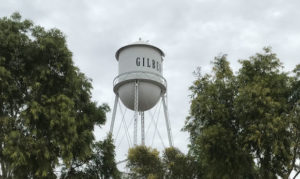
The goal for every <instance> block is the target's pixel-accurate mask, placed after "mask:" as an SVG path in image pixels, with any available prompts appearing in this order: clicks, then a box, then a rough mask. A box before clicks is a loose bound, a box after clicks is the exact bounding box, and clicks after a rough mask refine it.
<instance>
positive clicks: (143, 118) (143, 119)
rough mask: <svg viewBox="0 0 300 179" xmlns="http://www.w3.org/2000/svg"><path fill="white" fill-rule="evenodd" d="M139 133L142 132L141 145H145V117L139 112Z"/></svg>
mask: <svg viewBox="0 0 300 179" xmlns="http://www.w3.org/2000/svg"><path fill="white" fill-rule="evenodd" d="M141 132H142V145H145V116H144V112H141Z"/></svg>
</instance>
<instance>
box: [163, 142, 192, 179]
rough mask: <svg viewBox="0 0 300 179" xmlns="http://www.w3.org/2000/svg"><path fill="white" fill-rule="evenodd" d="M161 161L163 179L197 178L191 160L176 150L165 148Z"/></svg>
mask: <svg viewBox="0 0 300 179" xmlns="http://www.w3.org/2000/svg"><path fill="white" fill-rule="evenodd" d="M162 161H163V166H164V173H165V175H164V176H165V178H169V179H189V178H191V179H192V178H195V177H196V176H197V174H196V172H195V171H196V170H195V169H196V165H195V163H194V161H193V158H191V157H190V156H186V155H185V154H183V153H182V152H181V151H180V150H179V149H177V148H174V147H170V148H166V149H165V150H164V152H163V157H162Z"/></svg>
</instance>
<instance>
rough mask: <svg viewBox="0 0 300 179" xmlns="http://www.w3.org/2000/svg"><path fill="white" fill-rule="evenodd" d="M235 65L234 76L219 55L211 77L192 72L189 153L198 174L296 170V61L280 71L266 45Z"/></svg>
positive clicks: (265, 175) (299, 118)
mask: <svg viewBox="0 0 300 179" xmlns="http://www.w3.org/2000/svg"><path fill="white" fill-rule="evenodd" d="M240 63H241V68H240V70H239V72H238V73H237V75H234V73H233V72H232V70H231V68H230V66H229V62H228V60H227V56H226V55H222V56H219V57H216V58H215V60H214V61H213V65H214V66H213V74H212V75H208V74H206V75H202V74H201V72H197V80H196V81H195V82H194V83H193V85H192V86H191V88H190V90H191V92H192V95H191V99H192V100H191V108H190V115H189V117H188V118H187V120H186V124H185V128H184V129H185V130H186V131H188V132H189V133H190V140H191V145H190V153H191V155H192V156H193V157H195V159H196V161H197V164H198V168H200V169H202V171H205V172H204V173H202V174H201V175H202V177H204V178H206V177H209V178H257V177H258V178H276V177H277V176H280V177H282V178H288V177H289V176H290V174H291V172H292V170H296V171H299V166H296V160H297V159H299V132H300V128H299V121H300V116H299V102H300V98H299V91H300V90H299V89H300V88H299V65H298V66H297V67H296V68H295V70H294V73H293V74H288V73H285V72H283V71H282V69H283V66H282V64H281V62H280V60H279V59H278V58H277V57H276V54H275V53H273V52H272V51H271V49H270V48H264V52H263V53H257V54H256V55H254V56H252V57H250V58H249V59H246V60H240ZM199 177H200V176H199Z"/></svg>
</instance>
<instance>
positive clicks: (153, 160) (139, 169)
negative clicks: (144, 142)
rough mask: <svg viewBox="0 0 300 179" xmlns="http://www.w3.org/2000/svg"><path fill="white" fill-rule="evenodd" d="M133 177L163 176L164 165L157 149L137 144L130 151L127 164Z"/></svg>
mask: <svg viewBox="0 0 300 179" xmlns="http://www.w3.org/2000/svg"><path fill="white" fill-rule="evenodd" d="M126 167H127V168H129V170H130V175H131V177H132V178H153V179H154V178H157V179H159V178H163V174H164V173H163V165H162V161H161V159H160V157H159V152H158V151H157V150H156V149H151V148H150V147H146V146H136V147H134V148H130V149H129V151H128V162H127V165H126Z"/></svg>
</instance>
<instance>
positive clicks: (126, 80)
mask: <svg viewBox="0 0 300 179" xmlns="http://www.w3.org/2000/svg"><path fill="white" fill-rule="evenodd" d="M164 56H165V54H164V52H163V51H162V50H161V49H159V48H158V47H156V46H154V45H151V44H149V43H148V42H145V41H142V40H141V39H140V40H139V41H137V42H135V43H132V44H129V45H126V46H123V47H121V48H120V49H119V50H117V52H116V55H115V57H116V59H117V61H118V64H119V75H118V76H117V77H116V78H115V79H114V81H113V90H114V93H115V103H114V108H113V114H112V121H111V126H110V133H111V134H112V133H113V128H114V122H115V118H116V111H117V106H118V105H117V104H118V102H119V99H121V101H122V103H123V104H124V105H125V106H126V107H127V108H128V109H131V110H132V111H134V130H133V132H134V134H133V144H134V145H137V123H138V120H139V115H138V114H139V113H140V114H141V115H140V116H141V118H140V120H141V144H142V145H145V126H144V120H145V119H144V112H145V111H147V110H150V109H151V108H153V107H154V106H155V105H156V104H157V103H158V101H159V100H160V98H161V99H162V103H163V109H164V117H165V122H166V128H167V134H168V139H169V145H170V146H173V141H172V135H171V128H170V122H169V117H168V108H167V103H166V91H167V81H166V80H165V78H164V77H163V75H162V72H163V60H164V59H163V57H164Z"/></svg>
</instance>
